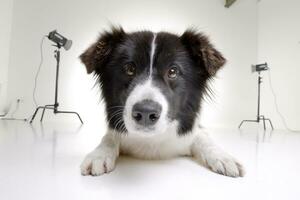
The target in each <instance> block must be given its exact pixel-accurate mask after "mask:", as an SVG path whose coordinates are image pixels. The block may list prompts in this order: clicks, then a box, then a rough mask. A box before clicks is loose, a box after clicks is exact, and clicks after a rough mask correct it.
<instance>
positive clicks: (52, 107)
mask: <svg viewBox="0 0 300 200" xmlns="http://www.w3.org/2000/svg"><path fill="white" fill-rule="evenodd" d="M54 46H56V47H57V49H56V50H55V51H54V57H55V59H56V79H55V99H54V104H52V105H45V106H38V107H37V108H36V110H35V112H34V114H33V116H32V118H31V120H30V123H32V122H33V120H34V118H35V116H36V114H37V112H38V111H39V110H40V109H43V112H42V116H41V119H40V121H41V122H42V121H43V118H44V114H45V111H46V109H49V110H53V113H54V114H60V113H64V114H75V115H77V116H78V118H79V120H80V122H81V123H82V124H83V121H82V119H81V117H80V115H79V114H78V113H77V112H74V111H61V110H58V106H59V103H58V75H59V63H60V48H61V45H60V44H59V43H57V44H56V45H54Z"/></svg>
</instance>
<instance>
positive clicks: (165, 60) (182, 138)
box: [80, 28, 244, 177]
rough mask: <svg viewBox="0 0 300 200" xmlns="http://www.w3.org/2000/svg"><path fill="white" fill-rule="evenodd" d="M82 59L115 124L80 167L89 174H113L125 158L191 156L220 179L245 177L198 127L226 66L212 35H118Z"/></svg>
mask: <svg viewBox="0 0 300 200" xmlns="http://www.w3.org/2000/svg"><path fill="white" fill-rule="evenodd" d="M80 58H81V60H82V62H83V63H84V64H85V66H86V69H87V72H88V73H94V74H95V75H96V77H97V78H98V79H97V80H98V81H99V84H100V86H101V88H102V95H103V99H104V101H105V103H106V114H107V122H108V130H107V133H106V135H105V136H104V137H103V139H102V141H101V143H100V145H99V146H98V147H97V148H96V149H95V150H94V151H92V152H91V153H89V154H88V155H87V156H86V158H85V160H84V161H83V162H82V164H81V173H82V174H83V175H94V176H98V175H102V174H104V173H108V172H111V171H112V170H114V168H115V163H116V159H117V158H118V156H119V155H120V154H128V155H131V156H135V157H138V158H143V159H165V158H170V157H175V156H192V157H194V158H195V160H197V161H198V162H199V163H201V164H203V165H205V166H206V167H208V168H209V169H211V170H212V171H214V172H217V173H220V174H223V175H227V176H231V177H238V176H243V175H244V170H243V167H242V165H241V164H239V162H238V161H236V159H234V158H233V157H232V156H230V155H229V154H227V153H226V152H224V151H223V150H221V149H220V148H219V147H217V146H216V145H215V144H214V143H213V142H212V140H211V139H210V138H209V136H208V135H207V134H206V133H205V132H204V131H203V130H201V128H200V127H199V125H198V124H197V119H198V116H199V114H200V106H201V100H202V98H203V96H204V95H206V94H207V93H208V92H209V88H208V86H207V82H208V81H209V80H210V79H211V78H213V76H214V75H215V74H216V72H217V71H218V70H219V69H220V68H221V67H222V66H223V65H224V64H225V59H224V58H223V56H222V55H221V53H220V52H218V51H217V50H216V49H215V48H214V47H213V45H212V44H211V43H210V42H209V40H208V38H207V37H206V36H205V35H203V34H202V33H199V32H197V31H195V30H192V29H190V30H187V31H185V32H184V33H183V34H182V35H180V36H178V35H175V34H171V33H167V32H159V33H153V32H150V31H140V32H132V33H126V32H125V31H124V30H123V29H122V28H112V29H111V30H110V31H106V32H104V33H102V34H101V35H100V37H99V39H98V40H97V41H96V43H94V44H92V45H91V46H90V47H89V48H88V49H87V50H86V51H85V52H84V53H83V54H82V55H81V56H80ZM136 105H139V106H140V107H141V109H142V111H141V112H140V110H138V111H137V113H136ZM140 107H139V108H140ZM151 113H152V114H151ZM153 113H154V114H153ZM144 114H145V115H144ZM143 120H144V121H143Z"/></svg>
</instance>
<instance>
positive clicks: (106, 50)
mask: <svg viewBox="0 0 300 200" xmlns="http://www.w3.org/2000/svg"><path fill="white" fill-rule="evenodd" d="M125 35H126V33H125V32H124V30H123V29H122V28H121V27H112V28H111V30H110V31H105V32H104V33H102V34H100V36H99V38H98V40H97V41H96V42H95V43H94V44H92V45H91V46H90V47H89V48H88V49H87V50H86V51H85V52H83V53H82V54H81V55H80V60H81V61H82V63H83V64H85V67H86V71H87V73H88V74H90V73H92V72H96V73H97V72H99V70H100V68H101V67H102V66H104V65H105V64H106V63H107V61H108V59H109V56H110V55H111V53H112V51H113V50H114V48H115V47H116V45H117V44H119V43H121V42H122V40H123V39H124V37H125Z"/></svg>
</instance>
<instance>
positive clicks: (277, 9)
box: [258, 0, 300, 130]
mask: <svg viewBox="0 0 300 200" xmlns="http://www.w3.org/2000/svg"><path fill="white" fill-rule="evenodd" d="M258 8H259V15H258V16H259V26H258V35H259V43H258V44H259V46H258V47H259V48H258V49H259V51H258V59H259V61H260V62H265V61H266V62H268V64H269V66H270V68H271V77H272V83H273V87H274V90H275V92H276V95H277V99H278V106H279V109H280V111H281V112H282V114H283V115H284V116H285V118H286V121H287V123H288V125H289V126H290V127H291V128H292V129H298V130H299V129H300V124H299V121H300V106H299V102H300V90H299V74H300V26H299V25H300V24H299V19H300V12H299V9H300V1H299V0H286V1H280V0H275V1H274V0H261V1H260V3H259V4H258ZM264 77H265V81H264V83H263V91H262V94H263V97H262V98H263V101H262V107H263V111H262V112H263V113H264V114H265V115H267V116H268V117H271V118H272V120H273V122H274V125H275V126H276V127H277V128H283V124H282V122H281V120H280V118H279V116H278V115H277V113H276V110H275V105H274V101H273V96H272V93H271V92H270V87H269V82H268V74H267V73H264Z"/></svg>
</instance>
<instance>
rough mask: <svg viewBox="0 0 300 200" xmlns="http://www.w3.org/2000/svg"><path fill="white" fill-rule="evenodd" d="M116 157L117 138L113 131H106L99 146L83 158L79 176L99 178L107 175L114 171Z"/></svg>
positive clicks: (117, 152)
mask: <svg viewBox="0 0 300 200" xmlns="http://www.w3.org/2000/svg"><path fill="white" fill-rule="evenodd" d="M118 156H119V138H118V137H117V136H116V135H114V133H113V131H108V133H107V134H106V135H105V136H104V137H103V138H102V141H101V143H100V145H99V146H98V147H97V148H96V149H95V150H94V151H92V152H91V153H89V154H88V155H87V156H86V157H85V159H84V161H83V162H82V164H81V166H80V168H81V174H82V175H89V174H90V175H93V176H99V175H102V174H104V173H109V172H111V171H113V170H114V168H115V162H116V159H117V157H118Z"/></svg>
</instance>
